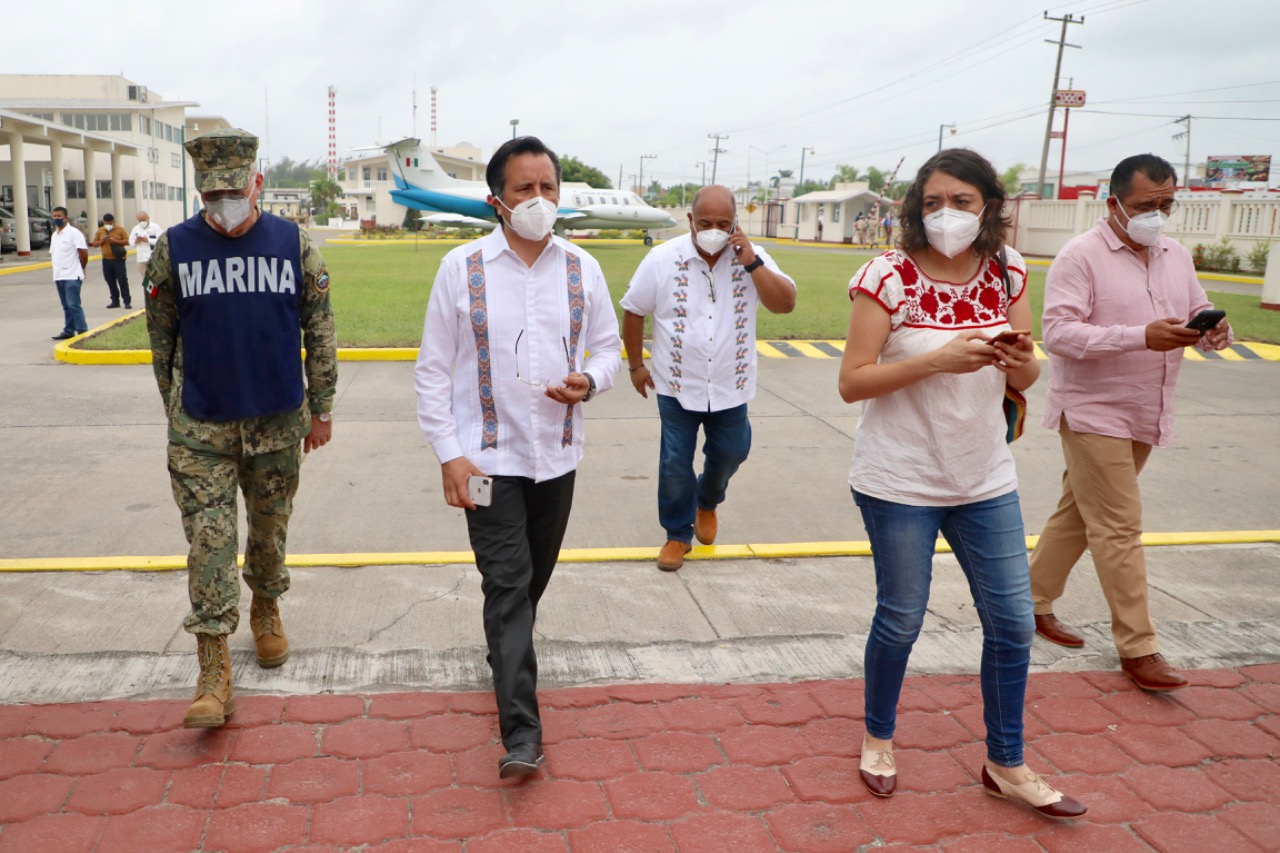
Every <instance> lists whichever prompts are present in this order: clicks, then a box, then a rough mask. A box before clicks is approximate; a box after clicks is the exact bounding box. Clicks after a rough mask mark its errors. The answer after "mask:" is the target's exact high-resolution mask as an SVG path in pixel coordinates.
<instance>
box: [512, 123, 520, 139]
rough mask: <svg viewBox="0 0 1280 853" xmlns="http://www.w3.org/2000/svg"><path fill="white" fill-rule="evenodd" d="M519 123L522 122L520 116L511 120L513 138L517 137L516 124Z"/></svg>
mask: <svg viewBox="0 0 1280 853" xmlns="http://www.w3.org/2000/svg"><path fill="white" fill-rule="evenodd" d="M519 124H520V119H518V118H513V119H512V120H511V138H512V139H515V138H516V126H517V125H519Z"/></svg>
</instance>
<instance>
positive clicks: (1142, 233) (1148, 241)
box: [1116, 199, 1169, 246]
mask: <svg viewBox="0 0 1280 853" xmlns="http://www.w3.org/2000/svg"><path fill="white" fill-rule="evenodd" d="M1116 204H1117V205H1118V206H1119V208H1120V210H1121V211H1123V212H1124V215H1125V216H1126V217H1128V220H1129V221H1128V224H1126V225H1125V227H1124V230H1125V231H1126V232H1127V233H1128V235H1129V239H1130V240H1132V241H1133V242H1135V243H1137V244H1138V245H1139V246H1154V245H1155V244H1156V243H1159V242H1160V234H1161V232H1162V231H1164V225H1165V223H1166V222H1168V221H1169V217H1167V216H1165V215H1164V214H1163V213H1161V212H1160V211H1158V210H1149V211H1147V212H1146V213H1139V214H1138V215H1137V216H1129V213H1128V211H1125V209H1124V202H1122V201H1120V199H1116Z"/></svg>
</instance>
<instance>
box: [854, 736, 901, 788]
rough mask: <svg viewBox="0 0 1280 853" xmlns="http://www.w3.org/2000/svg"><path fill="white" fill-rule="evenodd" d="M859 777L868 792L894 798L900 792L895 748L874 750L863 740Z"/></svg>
mask: <svg viewBox="0 0 1280 853" xmlns="http://www.w3.org/2000/svg"><path fill="white" fill-rule="evenodd" d="M858 776H859V777H860V778H861V779H862V784H864V785H866V786H867V790H868V791H870V792H871V793H872V794H873V795H875V796H877V797H892V796H893V792H894V791H896V790H898V767H897V765H896V764H895V763H894V761H893V746H892V745H890V746H889V748H888V749H872V748H870V747H868V746H867V740H866V738H865V737H864V738H863V739H862V759H861V761H860V762H859V763H858Z"/></svg>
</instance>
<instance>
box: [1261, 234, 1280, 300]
mask: <svg viewBox="0 0 1280 853" xmlns="http://www.w3.org/2000/svg"><path fill="white" fill-rule="evenodd" d="M1262 307H1263V308H1266V309H1267V310H1268V311H1280V249H1277V248H1276V244H1275V243H1272V244H1271V251H1270V252H1268V253H1267V271H1266V273H1265V274H1264V275H1263V277H1262Z"/></svg>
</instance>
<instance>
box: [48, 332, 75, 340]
mask: <svg viewBox="0 0 1280 853" xmlns="http://www.w3.org/2000/svg"><path fill="white" fill-rule="evenodd" d="M75 336H76V333H75V332H62V333H61V334H57V335H54V336H53V339H54V340H55V341H65V340H67V339H68V338H74V337H75Z"/></svg>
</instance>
